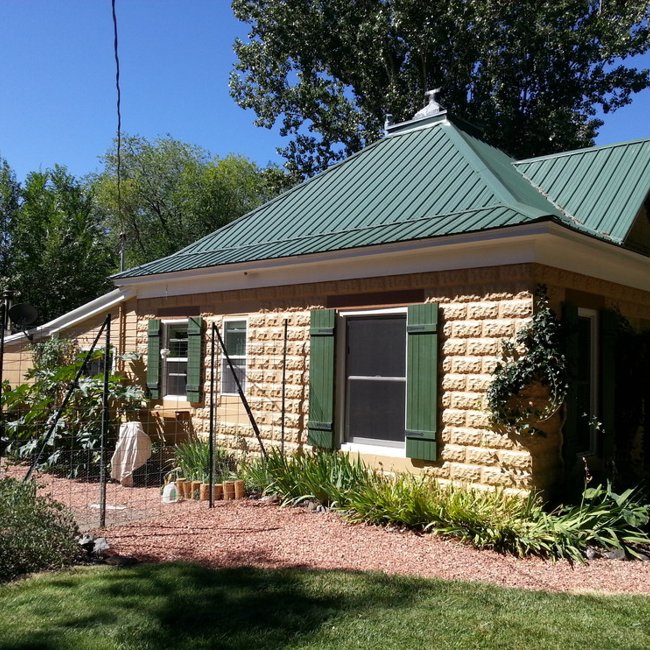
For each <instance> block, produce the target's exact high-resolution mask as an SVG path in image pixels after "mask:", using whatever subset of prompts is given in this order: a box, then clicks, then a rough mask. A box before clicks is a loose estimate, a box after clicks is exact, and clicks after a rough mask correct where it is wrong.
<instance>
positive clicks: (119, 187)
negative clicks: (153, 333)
mask: <svg viewBox="0 0 650 650" xmlns="http://www.w3.org/2000/svg"><path fill="white" fill-rule="evenodd" d="M115 2H116V0H111V8H112V11H113V54H114V55H115V88H116V90H117V216H118V221H119V224H120V231H121V232H120V244H119V248H120V271H124V267H125V263H124V257H125V252H126V233H125V232H124V227H123V226H124V223H123V219H122V108H121V103H122V92H121V90H120V55H119V50H118V37H117V13H116V10H115Z"/></svg>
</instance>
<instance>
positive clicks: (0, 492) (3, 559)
mask: <svg viewBox="0 0 650 650" xmlns="http://www.w3.org/2000/svg"><path fill="white" fill-rule="evenodd" d="M77 536H78V531H77V526H76V524H75V522H74V519H73V517H72V514H71V513H70V512H69V511H67V510H66V509H65V508H64V507H63V506H62V505H61V504H60V503H57V502H56V501H53V500H52V499H50V498H49V497H43V496H39V495H37V494H36V485H35V484H33V483H22V482H20V481H17V480H15V479H10V478H5V479H0V582H4V581H7V580H11V579H13V578H15V577H16V576H19V575H22V574H25V573H30V572H32V571H40V570H43V569H55V568H60V567H63V566H66V565H69V564H73V563H74V562H75V561H77V560H78V559H79V558H80V547H79V544H78V543H77Z"/></svg>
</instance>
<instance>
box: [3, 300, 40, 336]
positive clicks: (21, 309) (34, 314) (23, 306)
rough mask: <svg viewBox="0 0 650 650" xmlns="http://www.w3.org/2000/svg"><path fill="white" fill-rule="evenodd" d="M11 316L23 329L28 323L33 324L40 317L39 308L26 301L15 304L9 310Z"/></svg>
mask: <svg viewBox="0 0 650 650" xmlns="http://www.w3.org/2000/svg"><path fill="white" fill-rule="evenodd" d="M9 318H11V320H12V321H13V322H14V323H16V325H18V327H20V328H21V329H24V328H25V327H27V326H28V325H31V324H32V323H33V322H34V321H35V320H36V319H37V318H38V310H37V309H36V307H32V305H28V304H27V303H26V302H23V303H20V304H18V305H14V306H13V307H12V308H11V309H10V310H9Z"/></svg>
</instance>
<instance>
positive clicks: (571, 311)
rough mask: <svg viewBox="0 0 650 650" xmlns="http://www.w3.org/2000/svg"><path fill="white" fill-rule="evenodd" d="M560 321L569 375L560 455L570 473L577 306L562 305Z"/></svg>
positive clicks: (575, 429)
mask: <svg viewBox="0 0 650 650" xmlns="http://www.w3.org/2000/svg"><path fill="white" fill-rule="evenodd" d="M562 321H563V323H564V334H565V335H564V356H565V357H566V361H567V371H568V375H569V390H568V391H567V396H566V413H565V415H566V417H565V421H564V431H563V433H564V435H563V438H564V443H563V448H562V456H563V458H564V466H565V467H566V468H567V470H568V472H567V473H570V470H571V468H572V467H573V466H574V464H575V462H576V454H577V452H578V450H577V440H578V418H579V417H580V414H579V413H578V391H577V387H576V378H577V377H578V374H579V372H578V361H579V359H578V355H579V345H580V340H579V328H578V307H577V306H576V305H574V304H572V303H570V302H565V303H564V305H563V306H562Z"/></svg>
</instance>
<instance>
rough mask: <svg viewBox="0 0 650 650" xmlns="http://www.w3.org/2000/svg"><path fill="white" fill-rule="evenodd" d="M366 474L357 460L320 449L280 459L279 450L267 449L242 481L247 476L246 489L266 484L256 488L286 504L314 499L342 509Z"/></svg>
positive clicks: (251, 464)
mask: <svg viewBox="0 0 650 650" xmlns="http://www.w3.org/2000/svg"><path fill="white" fill-rule="evenodd" d="M370 475H371V471H370V470H369V469H368V468H367V467H366V466H365V464H364V463H363V461H361V460H360V459H358V458H357V459H356V460H352V459H351V458H350V456H349V455H348V454H342V453H338V452H329V451H323V450H318V451H312V452H309V453H306V454H296V455H295V456H284V455H283V454H282V453H281V452H280V450H278V449H271V450H270V451H269V453H268V459H267V460H266V461H265V460H264V459H256V460H255V461H252V462H251V463H248V464H247V465H246V467H245V468H244V477H245V478H244V480H247V478H246V477H248V483H249V486H250V487H252V488H254V487H255V486H254V482H258V483H261V482H263V481H266V482H267V483H266V485H265V486H260V487H263V491H264V492H266V493H267V494H277V495H279V496H280V497H281V498H282V500H283V502H284V503H286V504H298V503H300V502H302V501H306V500H314V501H318V502H319V503H321V504H322V505H324V506H337V507H342V508H344V507H345V506H346V504H347V498H348V496H347V495H348V494H349V492H350V491H351V490H352V488H353V487H354V486H356V485H359V484H360V483H363V482H364V481H367V480H369V477H370Z"/></svg>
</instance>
